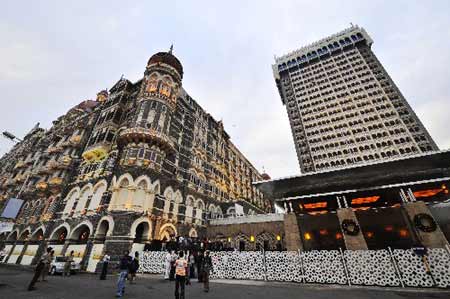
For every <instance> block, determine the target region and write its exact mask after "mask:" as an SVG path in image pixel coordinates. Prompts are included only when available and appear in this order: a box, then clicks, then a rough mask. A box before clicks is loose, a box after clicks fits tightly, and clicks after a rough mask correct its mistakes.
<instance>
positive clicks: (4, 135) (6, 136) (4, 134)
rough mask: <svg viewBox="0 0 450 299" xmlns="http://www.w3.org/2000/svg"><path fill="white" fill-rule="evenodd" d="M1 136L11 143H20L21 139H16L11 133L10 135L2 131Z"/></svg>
mask: <svg viewBox="0 0 450 299" xmlns="http://www.w3.org/2000/svg"><path fill="white" fill-rule="evenodd" d="M2 135H3V137H5V138H6V139H9V140H11V141H12V142H21V141H22V139H20V138H17V137H16V136H15V135H14V134H13V133H10V132H8V131H3V133H2Z"/></svg>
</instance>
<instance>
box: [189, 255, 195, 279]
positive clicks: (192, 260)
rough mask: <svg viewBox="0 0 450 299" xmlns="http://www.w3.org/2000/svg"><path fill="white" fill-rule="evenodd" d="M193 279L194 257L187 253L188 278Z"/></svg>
mask: <svg viewBox="0 0 450 299" xmlns="http://www.w3.org/2000/svg"><path fill="white" fill-rule="evenodd" d="M194 277H195V257H194V254H193V253H192V252H190V253H189V278H194Z"/></svg>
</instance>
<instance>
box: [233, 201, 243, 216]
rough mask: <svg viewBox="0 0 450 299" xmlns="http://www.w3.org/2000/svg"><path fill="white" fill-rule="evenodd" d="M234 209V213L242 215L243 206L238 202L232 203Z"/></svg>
mask: <svg viewBox="0 0 450 299" xmlns="http://www.w3.org/2000/svg"><path fill="white" fill-rule="evenodd" d="M234 211H235V212H236V215H244V207H243V206H241V205H240V204H237V203H235V204H234Z"/></svg>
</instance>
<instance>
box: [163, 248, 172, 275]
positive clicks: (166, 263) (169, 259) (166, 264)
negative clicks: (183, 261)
mask: <svg viewBox="0 0 450 299" xmlns="http://www.w3.org/2000/svg"><path fill="white" fill-rule="evenodd" d="M171 265H172V255H171V254H170V251H169V250H167V254H166V257H165V259H164V267H165V271H164V279H165V280H169V276H170V267H171Z"/></svg>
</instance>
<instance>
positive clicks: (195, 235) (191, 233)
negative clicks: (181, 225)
mask: <svg viewBox="0 0 450 299" xmlns="http://www.w3.org/2000/svg"><path fill="white" fill-rule="evenodd" d="M189 237H190V238H198V233H197V230H196V229H195V228H191V230H190V231H189Z"/></svg>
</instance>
